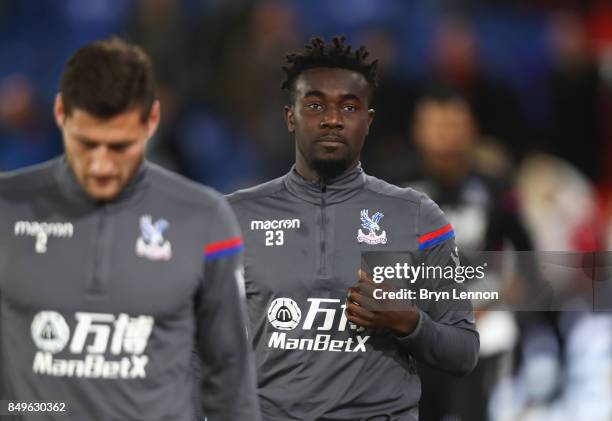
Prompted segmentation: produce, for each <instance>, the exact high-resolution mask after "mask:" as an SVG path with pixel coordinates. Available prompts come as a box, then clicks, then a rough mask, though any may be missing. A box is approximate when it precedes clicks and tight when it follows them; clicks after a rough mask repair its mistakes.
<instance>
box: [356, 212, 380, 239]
mask: <svg viewBox="0 0 612 421" xmlns="http://www.w3.org/2000/svg"><path fill="white" fill-rule="evenodd" d="M369 213H370V211H369V210H368V209H363V210H362V211H361V228H363V229H365V230H367V231H368V233H367V234H364V233H363V231H361V228H359V231H357V242H359V243H366V244H372V245H374V244H387V232H386V231H385V230H383V232H382V233H381V234H380V235H376V232H377V231H378V230H380V226H379V225H378V223H379V222H380V220H381V219H382V218H383V216H385V215H383V214H382V213H380V212H376V213H375V214H374V215H372V217H371V218H370V215H369Z"/></svg>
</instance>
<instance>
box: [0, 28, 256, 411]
mask: <svg viewBox="0 0 612 421" xmlns="http://www.w3.org/2000/svg"><path fill="white" fill-rule="evenodd" d="M54 114H55V118H56V121H57V124H58V126H59V128H60V130H61V132H62V137H63V142H64V148H65V155H64V156H63V157H60V158H58V159H55V160H52V161H50V162H47V163H44V164H42V165H39V166H36V167H33V168H28V169H25V170H21V171H17V172H12V173H6V174H2V175H0V214H1V215H2V224H0V329H1V330H0V332H1V336H0V338H1V348H0V350H1V356H0V361H1V374H2V375H1V380H2V382H1V387H0V397H1V399H5V400H11V401H18V402H31V401H35V400H36V401H45V402H51V403H53V402H63V404H62V405H57V406H55V407H53V406H52V407H47V408H46V411H47V414H48V416H49V417H50V418H51V419H74V420H79V421H87V420H101V421H102V420H103V421H109V420H118V421H119V420H121V421H125V420H143V421H144V420H146V421H152V420H173V421H177V420H179V421H193V420H194V419H195V417H196V414H197V413H199V412H201V411H200V409H199V408H196V407H195V406H196V405H195V404H194V402H195V401H197V400H199V397H198V399H195V397H194V396H193V390H194V375H193V371H192V367H191V364H192V361H194V360H192V352H193V350H194V349H195V350H197V351H198V352H199V354H200V356H201V361H202V373H203V375H202V385H201V400H202V406H203V409H204V411H205V413H206V415H207V416H208V420H209V421H217V420H226V421H235V420H259V419H260V417H259V405H258V401H257V397H256V393H255V381H254V369H253V363H252V356H251V352H250V345H249V344H248V342H247V338H246V335H245V320H246V319H245V317H246V312H245V311H244V305H243V296H242V294H241V293H240V289H239V285H238V283H237V281H236V276H237V270H238V267H239V265H240V261H241V258H242V253H241V250H242V239H241V236H240V234H239V229H238V226H237V224H236V221H235V218H234V216H233V213H232V212H231V210H230V208H229V206H228V205H227V203H226V201H225V199H223V198H222V197H221V196H220V195H219V194H218V193H216V192H214V191H212V190H211V189H208V188H204V187H201V186H198V185H196V184H194V183H191V182H189V181H187V180H185V179H183V178H181V177H179V176H177V175H174V174H171V173H169V172H166V171H164V170H162V169H161V168H159V167H157V166H155V165H152V164H150V163H148V162H146V161H144V160H143V155H144V148H145V143H146V142H147V140H148V139H149V138H150V137H151V136H152V135H153V133H154V132H155V130H156V128H157V125H158V123H159V119H160V106H159V102H158V101H157V100H156V96H155V83H154V80H153V73H152V67H151V63H150V60H149V58H148V57H147V56H146V55H145V53H144V52H143V51H142V50H141V49H140V48H138V47H136V46H133V45H130V44H127V43H124V42H122V41H120V40H118V39H111V40H107V41H100V42H95V43H93V44H90V45H87V46H85V47H83V48H81V49H79V50H78V51H77V52H76V53H75V54H74V55H73V56H72V57H71V58H70V59H69V60H68V62H67V64H66V66H65V69H64V73H63V76H62V80H61V89H60V93H59V94H58V95H57V97H56V100H55V104H54ZM64 404H65V405H64ZM62 409H63V410H65V411H66V413H68V414H70V415H69V416H68V417H65V416H64V412H61V411H62ZM0 410H1V411H3V412H5V411H7V408H0ZM5 413H6V412H5ZM11 413H13V414H15V415H17V416H20V418H19V419H26V420H27V419H30V417H37V413H30V414H26V413H24V412H21V410H15V409H14V408H13V411H12V412H11ZM34 419H38V418H34ZM46 419H47V418H46Z"/></svg>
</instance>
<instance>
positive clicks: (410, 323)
mask: <svg viewBox="0 0 612 421" xmlns="http://www.w3.org/2000/svg"><path fill="white" fill-rule="evenodd" d="M357 276H358V279H359V280H358V281H357V284H356V285H355V286H352V287H350V288H349V289H348V296H347V301H346V310H345V312H346V317H347V319H348V320H349V321H351V322H353V323H355V324H356V325H357V326H362V327H367V328H371V329H391V330H393V331H395V332H396V333H398V334H400V335H408V334H410V333H411V332H412V331H413V330H414V329H415V328H416V326H417V324H418V322H419V317H420V313H419V310H418V309H417V308H416V307H415V306H413V305H411V304H410V303H409V302H408V301H403V302H402V301H400V300H390V299H375V298H374V295H373V292H374V290H375V289H382V290H383V291H396V290H397V289H396V288H395V287H393V286H391V285H390V284H389V283H388V282H387V281H384V282H382V283H380V284H377V283H375V282H374V281H372V279H371V278H370V276H368V274H367V273H365V272H364V271H362V270H361V269H359V271H358V272H357Z"/></svg>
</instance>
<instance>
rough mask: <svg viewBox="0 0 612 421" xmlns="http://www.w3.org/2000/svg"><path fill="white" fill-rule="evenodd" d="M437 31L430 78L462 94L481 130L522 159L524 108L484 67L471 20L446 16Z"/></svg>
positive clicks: (525, 147) (456, 16)
mask: <svg viewBox="0 0 612 421" xmlns="http://www.w3.org/2000/svg"><path fill="white" fill-rule="evenodd" d="M434 31H435V35H434V39H433V44H432V73H431V74H430V75H428V80H429V81H432V82H434V83H437V84H441V85H446V86H450V87H452V89H454V90H455V91H457V92H458V93H459V94H460V95H461V96H463V97H464V98H465V99H466V100H467V102H468V103H469V104H470V106H471V108H472V113H473V119H474V121H475V122H476V124H477V125H478V127H479V128H480V130H481V132H482V133H484V134H486V135H488V136H492V137H494V138H497V139H499V140H500V141H501V142H502V143H503V144H504V145H505V146H506V148H507V149H508V150H509V151H510V152H511V153H512V158H513V160H518V159H520V158H521V157H522V156H523V154H524V153H525V152H526V151H527V145H526V142H525V123H524V121H523V118H522V116H521V109H520V107H519V104H518V101H517V98H516V97H515V95H514V93H513V92H512V90H511V89H510V88H509V87H508V86H507V85H506V84H504V83H503V82H502V81H500V80H496V79H493V78H491V77H490V75H488V74H487V73H486V72H485V71H484V69H483V67H482V63H481V57H480V55H479V51H478V38H477V36H476V33H475V29H474V27H473V25H472V23H471V21H470V20H469V19H468V18H467V17H464V16H460V15H448V16H443V17H442V18H440V19H439V20H438V22H437V24H436V27H435V29H434Z"/></svg>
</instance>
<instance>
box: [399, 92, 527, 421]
mask: <svg viewBox="0 0 612 421" xmlns="http://www.w3.org/2000/svg"><path fill="white" fill-rule="evenodd" d="M412 135H413V140H414V144H415V145H416V147H417V149H418V151H419V158H420V161H419V162H420V163H421V166H420V167H419V168H418V169H416V174H415V175H414V179H413V180H412V181H410V182H409V183H408V185H409V186H411V187H413V188H415V189H417V190H421V191H423V192H425V193H426V194H427V195H429V196H430V197H431V198H432V199H433V200H434V201H436V202H437V203H439V205H440V208H441V209H442V210H443V211H444V213H445V214H446V215H447V216H448V218H449V221H451V224H452V225H453V227H454V229H455V232H456V236H457V244H458V246H459V247H460V249H461V250H462V251H496V250H497V251H499V250H503V249H506V248H508V247H511V248H512V249H514V250H520V251H526V250H532V243H531V240H530V236H529V234H528V233H527V231H526V229H525V228H524V226H523V223H522V221H521V216H520V208H519V206H518V202H517V198H516V195H515V192H514V189H513V186H512V184H511V182H510V181H509V180H508V179H505V178H503V177H500V176H499V175H491V174H485V173H483V171H482V170H481V169H480V168H479V165H478V162H477V160H476V156H477V155H476V153H475V151H476V148H477V141H478V139H479V127H478V125H477V123H476V120H475V118H474V116H473V114H472V110H471V107H470V105H469V104H468V102H467V101H466V99H465V98H464V97H463V96H462V95H460V94H459V93H457V92H456V91H455V90H454V89H452V88H449V87H446V86H439V85H436V86H434V87H432V88H431V89H430V90H429V91H427V92H426V93H425V94H424V95H423V96H422V97H420V98H419V100H418V101H417V103H416V106H415V111H414V117H413V132H412ZM491 149H493V148H491ZM497 160H498V161H503V159H499V158H498V159H497ZM485 167H486V166H485ZM477 315H478V317H477V323H476V326H477V329H478V331H479V333H480V336H481V349H480V360H479V364H478V366H477V367H476V369H475V370H474V371H473V372H472V373H471V374H470V376H469V377H468V378H466V379H462V380H459V379H455V378H453V377H451V376H448V375H445V374H443V373H441V372H439V371H438V370H435V369H433V368H431V367H428V366H425V365H420V366H419V373H420V374H421V379H422V383H423V397H422V399H421V406H420V408H421V414H422V418H421V419H423V420H449V421H450V420H453V421H456V420H464V421H468V420H484V419H486V416H487V402H488V401H487V399H488V394H489V391H490V390H491V388H492V387H493V385H494V384H495V383H496V382H497V380H498V377H499V376H500V371H501V368H500V367H501V364H502V357H503V356H504V355H509V354H510V353H511V351H512V349H513V348H514V346H515V345H516V342H517V339H518V338H517V337H518V326H517V324H516V322H515V319H514V317H513V316H512V315H511V314H510V313H507V312H501V311H493V312H480V313H477ZM441 391H442V392H441ZM453 417H454V418H453Z"/></svg>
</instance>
